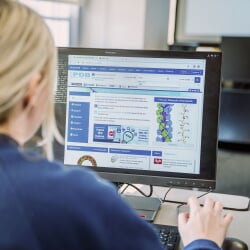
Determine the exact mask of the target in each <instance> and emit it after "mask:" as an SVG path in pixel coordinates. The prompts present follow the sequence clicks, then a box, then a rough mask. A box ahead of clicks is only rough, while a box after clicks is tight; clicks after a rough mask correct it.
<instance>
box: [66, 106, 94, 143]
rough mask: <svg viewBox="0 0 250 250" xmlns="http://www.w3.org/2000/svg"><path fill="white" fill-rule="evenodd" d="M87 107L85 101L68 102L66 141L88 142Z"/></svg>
mask: <svg viewBox="0 0 250 250" xmlns="http://www.w3.org/2000/svg"><path fill="white" fill-rule="evenodd" d="M89 109H90V107H89V103H87V102H69V107H68V142H82V143H87V142H88V134H89V112H90V111H89Z"/></svg>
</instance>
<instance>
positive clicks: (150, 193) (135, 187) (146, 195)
mask: <svg viewBox="0 0 250 250" xmlns="http://www.w3.org/2000/svg"><path fill="white" fill-rule="evenodd" d="M126 184H127V186H126V187H125V188H124V189H123V190H122V192H121V194H123V193H124V191H125V190H126V189H127V188H128V187H129V186H131V187H132V188H134V189H135V190H136V191H138V192H139V193H140V194H141V195H143V196H145V197H151V196H152V194H153V186H152V185H149V188H150V191H149V194H146V193H144V192H143V191H142V190H141V189H140V188H138V187H137V186H135V185H133V184H130V183H126Z"/></svg>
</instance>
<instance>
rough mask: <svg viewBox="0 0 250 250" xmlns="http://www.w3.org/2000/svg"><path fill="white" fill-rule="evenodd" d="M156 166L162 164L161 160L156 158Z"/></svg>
mask: <svg viewBox="0 0 250 250" xmlns="http://www.w3.org/2000/svg"><path fill="white" fill-rule="evenodd" d="M154 164H162V159H161V158H154Z"/></svg>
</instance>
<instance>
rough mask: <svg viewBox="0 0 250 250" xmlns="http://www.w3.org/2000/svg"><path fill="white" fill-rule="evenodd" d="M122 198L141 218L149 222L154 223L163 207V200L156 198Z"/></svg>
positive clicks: (128, 196) (130, 196) (129, 196)
mask: <svg viewBox="0 0 250 250" xmlns="http://www.w3.org/2000/svg"><path fill="white" fill-rule="evenodd" d="M122 198H123V199H124V200H125V202H127V203H128V204H129V205H130V206H131V207H132V208H134V209H135V211H136V212H137V214H138V216H139V217H141V218H142V219H145V220H146V221H149V222H153V221H154V219H155V217H156V214H157V212H158V210H159V209H160V206H161V200H160V199H159V198H155V197H143V196H136V195H122Z"/></svg>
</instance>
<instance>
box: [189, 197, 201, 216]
mask: <svg viewBox="0 0 250 250" xmlns="http://www.w3.org/2000/svg"><path fill="white" fill-rule="evenodd" d="M188 205H189V208H190V216H192V215H194V214H196V213H197V212H198V211H199V210H200V203H199V201H198V199H197V198H196V197H194V196H191V197H190V198H189V199H188Z"/></svg>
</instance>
